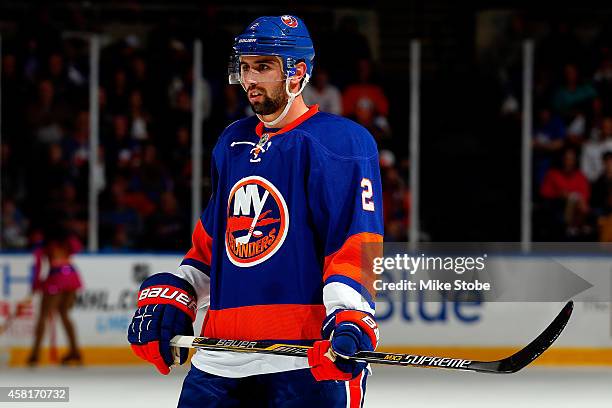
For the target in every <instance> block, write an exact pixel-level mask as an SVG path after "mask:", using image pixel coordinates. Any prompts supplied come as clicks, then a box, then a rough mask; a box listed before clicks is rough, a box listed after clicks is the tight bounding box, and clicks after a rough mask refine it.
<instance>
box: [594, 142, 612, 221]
mask: <svg viewBox="0 0 612 408" xmlns="http://www.w3.org/2000/svg"><path fill="white" fill-rule="evenodd" d="M601 161H602V162H603V165H602V167H603V171H602V173H601V175H600V176H599V177H598V178H597V180H595V182H594V183H593V194H592V196H591V207H592V208H593V210H594V211H595V212H596V213H597V214H602V213H604V210H605V209H606V208H607V207H608V195H609V194H610V193H612V150H608V151H606V152H604V153H603V154H602V158H601ZM611 209H612V208H611Z"/></svg>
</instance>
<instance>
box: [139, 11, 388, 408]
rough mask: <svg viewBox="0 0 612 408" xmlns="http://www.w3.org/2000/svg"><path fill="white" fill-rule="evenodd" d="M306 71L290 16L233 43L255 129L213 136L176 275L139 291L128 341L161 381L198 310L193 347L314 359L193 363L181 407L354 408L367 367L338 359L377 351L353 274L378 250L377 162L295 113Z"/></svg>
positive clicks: (233, 67)
mask: <svg viewBox="0 0 612 408" xmlns="http://www.w3.org/2000/svg"><path fill="white" fill-rule="evenodd" d="M313 61H314V48H313V44H312V41H311V39H310V36H309V33H308V30H307V29H306V26H305V25H304V23H303V22H302V21H301V20H300V19H299V18H296V17H294V16H288V15H285V16H280V17H260V18H258V19H257V20H255V21H254V22H253V23H251V24H250V25H249V26H248V28H247V29H246V30H245V31H244V32H243V33H242V34H240V35H239V36H238V37H237V38H236V40H235V43H234V54H233V57H232V59H231V62H230V68H229V71H230V72H229V80H230V83H233V84H240V85H241V86H242V87H243V88H244V90H245V91H246V93H247V97H248V100H249V103H250V104H251V107H252V108H253V110H254V111H255V113H256V116H255V117H251V118H246V119H243V120H239V121H236V122H234V123H232V124H231V125H229V126H228V127H227V128H226V129H225V131H224V132H223V133H222V135H221V136H220V137H219V140H218V142H217V144H216V146H215V148H214V150H213V153H212V165H211V167H212V168H211V172H212V187H213V193H212V196H211V198H210V201H209V203H208V206H207V208H206V210H205V211H204V213H203V215H202V217H201V219H200V222H199V223H198V225H197V226H196V228H195V231H194V232H193V246H192V248H191V249H190V250H189V252H187V254H186V255H185V258H184V259H183V261H182V263H181V265H180V266H179V268H178V270H177V271H176V272H173V273H159V274H156V275H153V276H151V277H149V278H148V279H147V280H145V281H144V282H143V284H142V285H141V288H140V292H139V296H138V310H137V311H136V314H135V316H134V320H133V322H132V324H131V325H130V327H129V329H128V339H129V341H130V343H131V344H132V348H133V350H134V352H135V353H136V354H137V355H138V356H140V357H141V358H143V359H145V360H148V361H150V362H151V363H153V364H154V365H155V366H156V367H157V368H158V370H159V371H160V372H161V373H162V374H167V373H168V372H169V367H170V366H171V364H172V361H173V358H172V355H171V350H170V346H169V341H170V339H171V338H172V337H173V336H175V335H179V334H181V335H192V333H193V328H192V322H193V320H194V318H195V315H196V309H201V310H204V311H206V315H205V319H204V323H203V327H202V331H201V335H202V336H206V337H213V338H223V339H236V340H272V341H282V342H284V343H294V344H311V345H312V344H313V345H314V347H313V348H312V349H311V350H310V351H309V353H308V359H305V358H298V357H287V356H272V355H264V354H255V353H234V352H215V351H202V350H198V351H197V352H196V354H195V355H194V357H193V358H192V360H191V362H192V367H191V370H190V372H189V374H188V375H187V377H186V378H185V381H184V384H183V389H182V392H181V396H180V400H179V407H185V408H187V407H237V406H245V407H256V406H268V407H360V406H361V405H362V404H363V396H364V392H365V384H366V377H367V375H368V368H367V367H366V365H365V363H359V362H353V361H350V360H347V359H345V358H343V357H346V356H351V355H353V354H354V353H356V352H358V351H362V350H373V349H374V348H375V347H376V344H377V342H378V328H377V326H376V323H375V320H374V302H373V297H372V289H371V285H370V284H369V283H368V276H367V275H368V274H367V273H364V272H362V270H361V267H360V264H361V252H362V244H363V243H365V242H382V234H383V225H382V202H381V197H382V191H381V183H380V173H379V167H378V152H377V149H376V144H375V142H374V140H373V138H372V136H371V135H370V134H369V133H368V132H367V131H366V130H365V129H364V128H363V127H361V126H359V125H357V124H356V123H354V122H352V121H350V120H348V119H345V118H342V117H339V116H335V115H331V114H327V113H323V112H319V111H318V107H317V106H316V105H315V106H310V107H308V106H306V105H305V104H304V101H303V99H302V96H301V95H300V94H301V92H302V90H303V89H304V87H305V86H306V84H307V82H308V79H309V78H310V75H311V74H312V69H313ZM330 348H331V350H330ZM186 358H187V352H186V350H185V349H183V350H182V354H181V363H182V362H184V361H185V360H186Z"/></svg>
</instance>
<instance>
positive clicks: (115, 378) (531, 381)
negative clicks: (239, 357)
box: [0, 366, 612, 408]
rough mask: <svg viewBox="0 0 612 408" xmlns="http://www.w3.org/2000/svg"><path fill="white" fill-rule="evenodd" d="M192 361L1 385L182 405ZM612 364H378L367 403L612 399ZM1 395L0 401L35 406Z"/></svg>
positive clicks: (2, 378) (42, 373)
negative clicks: (508, 367) (486, 370)
mask: <svg viewBox="0 0 612 408" xmlns="http://www.w3.org/2000/svg"><path fill="white" fill-rule="evenodd" d="M186 372H187V371H186V369H185V368H184V367H181V368H179V369H175V370H174V371H173V372H172V373H170V375H168V376H162V375H160V374H158V373H157V372H156V371H155V369H154V368H153V367H152V366H151V367H149V366H132V367H86V368H55V367H42V368H38V369H24V368H19V369H13V368H11V369H7V368H5V367H3V368H2V369H1V371H0V386H68V387H70V402H69V403H44V404H34V405H35V406H40V407H43V406H44V407H55V406H57V407H64V408H67V407H79V408H80V407H92V408H96V407H100V408H109V407H110V408H123V407H126V408H134V407H146V408H156V407H164V408H167V407H175V406H176V401H177V399H178V395H179V393H180V388H181V383H182V380H183V377H184V376H185V374H186ZM610 384H612V368H544V367H528V368H526V369H525V370H523V371H521V372H519V373H517V374H512V375H490V374H476V373H465V372H451V371H444V370H433V369H432V370H427V369H414V368H413V369H410V368H396V367H376V369H375V372H374V375H373V376H372V377H371V379H370V380H369V381H368V390H367V394H366V404H365V407H368V408H380V407H393V408H400V407H411V408H413V407H427V408H433V407H470V408H474V407H513V408H516V407H538V408H544V407H551V408H562V407H603V406H612V387H611V386H610ZM34 405H32V404H27V403H25V404H24V403H0V408H8V407H17V408H24V407H26V406H34Z"/></svg>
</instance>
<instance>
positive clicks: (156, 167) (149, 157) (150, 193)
mask: <svg viewBox="0 0 612 408" xmlns="http://www.w3.org/2000/svg"><path fill="white" fill-rule="evenodd" d="M142 152H143V153H142V164H141V165H140V166H139V167H138V168H137V169H136V170H135V172H134V175H133V177H132V180H131V183H130V188H131V190H132V191H140V192H143V193H144V194H145V195H146V197H147V198H148V199H149V200H150V201H152V202H153V203H159V200H160V196H161V194H162V193H163V192H165V191H169V190H171V188H172V181H171V179H170V177H169V176H168V173H167V172H166V169H165V167H164V165H163V164H162V163H161V161H160V160H159V159H158V157H157V148H156V147H155V146H154V145H153V144H147V145H145V146H144V148H143V150H142Z"/></svg>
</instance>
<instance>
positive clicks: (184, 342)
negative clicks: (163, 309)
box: [170, 301, 574, 374]
mask: <svg viewBox="0 0 612 408" xmlns="http://www.w3.org/2000/svg"><path fill="white" fill-rule="evenodd" d="M573 309H574V302H573V301H569V302H567V304H566V305H565V306H564V307H563V309H562V310H561V312H559V314H558V315H557V317H555V319H554V320H553V321H552V323H550V324H549V325H548V327H547V328H546V329H545V330H544V331H543V332H542V333H541V334H540V335H539V336H538V337H536V339H535V340H533V341H532V342H531V343H529V344H528V345H527V346H526V347H525V348H523V349H521V350H519V351H517V352H516V353H514V354H513V355H511V356H509V357H506V358H504V359H502V360H496V361H475V360H464V359H460V358H451V357H435V356H422V355H416V354H396V353H382V352H378V351H372V352H369V351H360V352H358V353H357V354H355V355H354V356H352V357H350V359H351V360H359V361H364V362H367V363H373V364H388V365H398V366H409V367H418V368H445V369H451V370H464V371H476V372H479V373H493V374H510V373H515V372H517V371H519V370H520V369H522V368H523V367H525V366H527V365H528V364H530V363H531V362H532V361H533V360H535V359H536V358H538V357H539V356H540V354H542V353H543V352H544V351H546V349H548V348H549V347H550V345H551V344H553V342H554V341H555V340H557V337H559V335H560V334H561V332H562V331H563V329H564V328H565V325H566V324H567V322H568V320H569V318H570V316H571V314H572V310H573ZM170 345H172V346H174V347H177V348H178V347H185V348H195V349H203V350H215V351H236V352H243V353H264V354H275V355H281V356H292V357H306V353H307V352H308V349H310V348H312V347H310V346H298V345H293V344H278V343H271V342H268V341H240V340H222V339H211V338H207V337H193V336H175V337H174V338H173V339H172V340H171V341H170Z"/></svg>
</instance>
